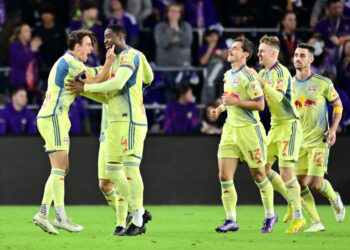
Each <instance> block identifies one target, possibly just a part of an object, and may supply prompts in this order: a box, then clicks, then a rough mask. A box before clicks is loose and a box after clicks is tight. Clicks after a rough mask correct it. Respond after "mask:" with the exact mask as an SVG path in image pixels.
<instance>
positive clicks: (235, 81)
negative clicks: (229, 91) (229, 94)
mask: <svg viewBox="0 0 350 250" xmlns="http://www.w3.org/2000/svg"><path fill="white" fill-rule="evenodd" d="M232 83H233V86H235V87H237V86H238V84H239V80H238V79H237V78H233V81H232Z"/></svg>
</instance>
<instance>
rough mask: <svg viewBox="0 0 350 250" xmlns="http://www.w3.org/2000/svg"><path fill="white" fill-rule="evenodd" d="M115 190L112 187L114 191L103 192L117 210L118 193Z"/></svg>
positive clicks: (110, 204)
mask: <svg viewBox="0 0 350 250" xmlns="http://www.w3.org/2000/svg"><path fill="white" fill-rule="evenodd" d="M115 192H116V191H115V190H114V189H112V191H109V192H107V193H104V192H102V193H103V195H104V196H105V198H106V200H107V202H108V205H109V206H110V207H111V208H112V209H113V210H114V211H117V208H116V199H117V197H116V194H115Z"/></svg>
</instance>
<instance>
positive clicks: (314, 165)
mask: <svg viewBox="0 0 350 250" xmlns="http://www.w3.org/2000/svg"><path fill="white" fill-rule="evenodd" d="M328 156H329V146H328V145H324V146H319V147H309V148H304V147H302V148H300V154H299V161H298V163H297V164H296V165H295V168H294V173H295V175H310V176H319V177H323V176H324V174H325V173H327V164H328Z"/></svg>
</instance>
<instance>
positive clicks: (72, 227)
mask: <svg viewBox="0 0 350 250" xmlns="http://www.w3.org/2000/svg"><path fill="white" fill-rule="evenodd" d="M53 224H54V226H55V227H57V228H61V229H64V230H67V231H68V232H80V231H81V230H83V226H80V225H78V224H75V223H74V222H72V221H71V220H70V219H68V218H67V219H65V220H62V221H58V220H57V218H56V219H55V220H54V222H53Z"/></svg>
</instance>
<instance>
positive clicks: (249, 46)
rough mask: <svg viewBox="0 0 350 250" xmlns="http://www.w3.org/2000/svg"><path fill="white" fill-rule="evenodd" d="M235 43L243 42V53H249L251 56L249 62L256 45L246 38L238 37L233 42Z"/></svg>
mask: <svg viewBox="0 0 350 250" xmlns="http://www.w3.org/2000/svg"><path fill="white" fill-rule="evenodd" d="M233 42H241V43H242V50H243V52H248V53H249V56H248V57H247V61H248V60H249V59H250V58H251V57H252V56H253V53H254V43H253V42H252V41H250V40H249V39H248V38H246V37H237V38H235V39H234V40H233Z"/></svg>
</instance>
